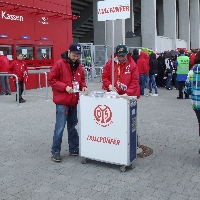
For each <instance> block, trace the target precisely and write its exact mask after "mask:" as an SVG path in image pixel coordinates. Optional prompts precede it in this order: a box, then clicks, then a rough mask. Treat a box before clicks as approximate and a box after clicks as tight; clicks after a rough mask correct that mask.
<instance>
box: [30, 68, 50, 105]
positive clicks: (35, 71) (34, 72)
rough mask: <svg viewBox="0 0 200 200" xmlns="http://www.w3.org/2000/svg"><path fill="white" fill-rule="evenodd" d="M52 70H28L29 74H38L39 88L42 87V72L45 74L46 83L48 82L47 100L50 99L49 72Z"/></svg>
mask: <svg viewBox="0 0 200 200" xmlns="http://www.w3.org/2000/svg"><path fill="white" fill-rule="evenodd" d="M48 72H50V69H40V70H32V69H31V70H30V69H29V70H28V74H38V78H39V88H41V82H40V74H45V84H46V101H48V81H47V73H48Z"/></svg>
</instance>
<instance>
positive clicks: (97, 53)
mask: <svg viewBox="0 0 200 200" xmlns="http://www.w3.org/2000/svg"><path fill="white" fill-rule="evenodd" d="M79 44H80V45H81V47H82V54H81V58H80V63H81V65H82V66H83V68H84V70H85V74H86V79H87V81H88V80H90V79H91V80H92V81H93V79H94V78H95V77H97V76H100V79H101V74H102V66H104V65H105V64H106V62H107V61H108V55H107V54H108V51H107V48H108V46H106V45H93V43H79ZM89 73H91V74H90V76H89Z"/></svg>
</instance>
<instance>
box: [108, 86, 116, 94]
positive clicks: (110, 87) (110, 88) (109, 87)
mask: <svg viewBox="0 0 200 200" xmlns="http://www.w3.org/2000/svg"><path fill="white" fill-rule="evenodd" d="M108 89H109V91H112V85H111V84H110V85H109V86H108ZM114 91H115V92H117V88H116V87H114Z"/></svg>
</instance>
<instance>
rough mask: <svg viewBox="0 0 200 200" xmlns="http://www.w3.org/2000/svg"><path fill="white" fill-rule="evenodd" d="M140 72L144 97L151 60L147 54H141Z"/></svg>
mask: <svg viewBox="0 0 200 200" xmlns="http://www.w3.org/2000/svg"><path fill="white" fill-rule="evenodd" d="M137 66H138V72H139V76H140V95H144V88H145V82H146V78H147V73H148V71H149V58H148V55H147V53H145V52H141V53H140V58H139V59H138V61H137Z"/></svg>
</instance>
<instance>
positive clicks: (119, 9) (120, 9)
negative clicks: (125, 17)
mask: <svg viewBox="0 0 200 200" xmlns="http://www.w3.org/2000/svg"><path fill="white" fill-rule="evenodd" d="M127 11H128V12H129V11H130V6H115V7H112V8H100V9H98V14H99V15H105V14H109V13H122V12H127Z"/></svg>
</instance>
